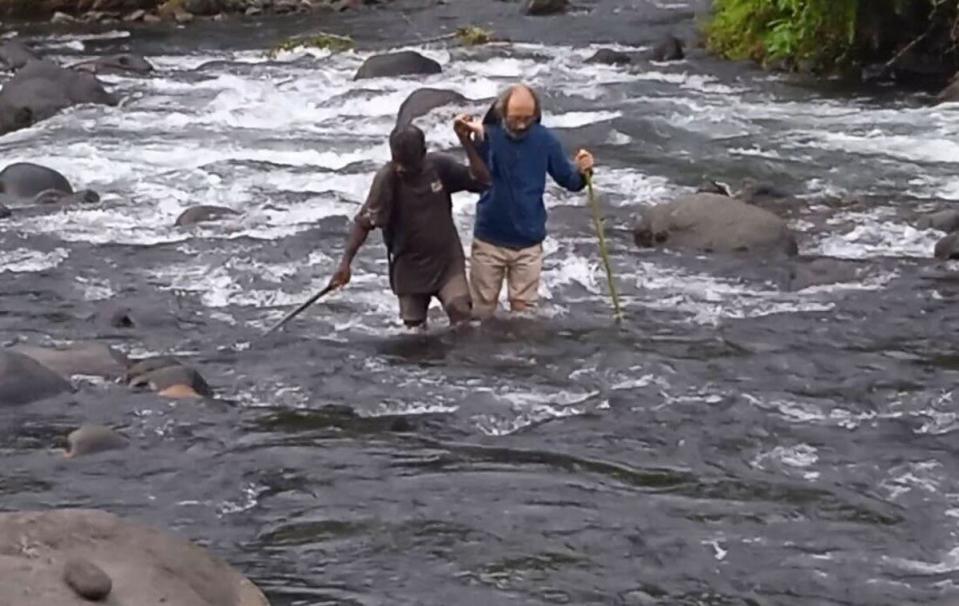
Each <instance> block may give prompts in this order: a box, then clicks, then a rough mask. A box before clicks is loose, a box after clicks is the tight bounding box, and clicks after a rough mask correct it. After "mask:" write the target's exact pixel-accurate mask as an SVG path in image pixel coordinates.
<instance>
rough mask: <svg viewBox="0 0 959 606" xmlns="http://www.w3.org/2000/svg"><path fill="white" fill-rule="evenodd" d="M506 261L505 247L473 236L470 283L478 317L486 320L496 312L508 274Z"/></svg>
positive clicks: (474, 310)
mask: <svg viewBox="0 0 959 606" xmlns="http://www.w3.org/2000/svg"><path fill="white" fill-rule="evenodd" d="M506 263H507V257H506V250H505V249H502V248H500V247H498V246H494V245H493V244H490V243H488V242H484V241H482V240H479V239H477V238H473V248H472V255H471V256H470V280H469V284H470V294H471V296H472V302H473V313H474V315H475V316H476V318H478V319H480V320H485V319H486V318H489V317H492V316H493V314H494V313H495V312H496V308H497V307H498V306H499V293H500V290H501V289H502V288H503V278H504V277H505V276H506Z"/></svg>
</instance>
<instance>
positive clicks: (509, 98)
mask: <svg viewBox="0 0 959 606" xmlns="http://www.w3.org/2000/svg"><path fill="white" fill-rule="evenodd" d="M496 109H497V111H498V113H499V115H500V118H502V120H503V126H504V127H505V128H506V132H507V133H508V134H509V135H510V136H513V137H522V136H523V134H524V133H526V131H527V130H529V128H530V127H531V126H532V125H533V124H534V123H536V122H538V121H539V119H540V115H541V114H540V105H539V97H538V96H537V95H536V93H535V92H534V91H533V89H532V88H530V87H528V86H526V85H525V84H514V85H513V86H511V87H509V88H508V89H506V91H505V92H504V93H503V94H502V95H501V96H500V98H499V102H498V103H497V107H496Z"/></svg>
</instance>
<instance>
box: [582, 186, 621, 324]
mask: <svg viewBox="0 0 959 606" xmlns="http://www.w3.org/2000/svg"><path fill="white" fill-rule="evenodd" d="M586 188H587V191H588V193H589V205H590V207H591V208H592V209H593V225H594V226H595V227H596V236H597V237H598V238H599V254H600V256H602V257H603V265H604V266H605V267H606V280H607V281H608V282H609V295H610V296H611V297H612V299H613V311H614V313H615V318H616V321H617V322H620V321H621V320H622V319H623V311H622V309H621V308H620V306H619V295H618V294H616V281H615V280H614V279H613V269H612V267H611V266H610V263H609V253H608V252H607V251H606V236H605V234H604V233H603V218H602V216H600V212H599V202H597V200H596V195H595V194H594V193H593V174H592V172H588V173H586Z"/></svg>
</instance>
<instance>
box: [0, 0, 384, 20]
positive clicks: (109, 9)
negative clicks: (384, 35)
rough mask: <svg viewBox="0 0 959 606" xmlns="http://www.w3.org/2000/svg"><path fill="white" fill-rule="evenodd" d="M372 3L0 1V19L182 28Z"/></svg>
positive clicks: (334, 0)
mask: <svg viewBox="0 0 959 606" xmlns="http://www.w3.org/2000/svg"><path fill="white" fill-rule="evenodd" d="M387 1H388V0H387ZM373 3H374V2H372V1H371V0H39V1H37V0H0V19H3V20H4V21H6V22H38V21H40V22H42V21H51V22H54V23H60V24H69V23H137V22H145V23H162V22H164V21H168V22H173V23H179V24H186V23H191V22H193V21H195V20H205V19H213V20H222V19H226V18H227V17H235V16H249V17H252V16H259V15H290V14H298V13H300V14H305V13H309V12H314V11H327V12H338V11H345V10H350V9H356V8H361V7H362V6H364V5H367V4H373ZM375 3H376V4H379V3H381V2H380V1H379V0H377V1H376V2H375Z"/></svg>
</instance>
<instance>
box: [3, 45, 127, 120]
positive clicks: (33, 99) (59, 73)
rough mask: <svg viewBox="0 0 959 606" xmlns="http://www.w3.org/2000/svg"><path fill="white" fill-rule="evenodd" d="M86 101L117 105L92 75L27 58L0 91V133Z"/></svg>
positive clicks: (117, 101)
mask: <svg viewBox="0 0 959 606" xmlns="http://www.w3.org/2000/svg"><path fill="white" fill-rule="evenodd" d="M87 103H94V104H102V105H117V104H118V103H119V100H118V99H117V98H116V97H114V96H113V95H112V94H110V93H108V92H107V91H106V89H104V88H103V85H102V84H101V83H100V81H99V80H97V78H96V76H94V75H93V74H90V73H87V72H83V71H78V70H72V69H66V68H64V67H60V66H59V65H57V64H55V63H52V62H50V61H46V60H39V61H37V60H34V61H28V62H27V63H26V64H25V65H24V66H23V67H22V68H20V70H19V71H17V73H16V75H15V76H14V77H13V78H11V79H10V80H8V81H7V82H6V83H4V85H3V89H2V90H0V134H3V133H7V132H10V131H14V130H17V129H20V128H25V127H27V126H30V125H32V124H35V123H37V122H39V121H41V120H46V119H47V118H50V117H52V116H54V115H55V114H57V113H58V112H60V111H62V110H64V109H66V108H68V107H72V106H74V105H80V104H87Z"/></svg>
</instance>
